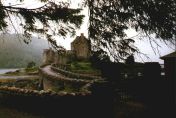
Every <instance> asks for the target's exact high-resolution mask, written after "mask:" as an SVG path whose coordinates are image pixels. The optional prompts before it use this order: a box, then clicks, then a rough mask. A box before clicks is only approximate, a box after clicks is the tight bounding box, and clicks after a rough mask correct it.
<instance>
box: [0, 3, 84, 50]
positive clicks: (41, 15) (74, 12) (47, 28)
mask: <svg viewBox="0 0 176 118" xmlns="http://www.w3.org/2000/svg"><path fill="white" fill-rule="evenodd" d="M23 1H25V0H18V2H23ZM36 1H39V2H41V3H43V4H44V5H43V6H39V7H38V8H32V9H30V8H25V7H22V5H19V4H15V5H8V6H7V5H4V3H5V1H3V0H0V16H1V17H0V31H5V30H6V28H7V27H8V26H10V25H12V26H13V28H14V29H15V31H16V32H18V30H17V29H16V27H15V24H14V21H13V18H14V17H15V18H18V20H19V21H20V24H18V26H20V27H21V28H22V29H23V30H24V32H23V33H24V36H25V37H27V38H28V39H30V37H31V34H32V33H37V34H41V35H44V36H45V37H46V38H47V39H48V41H49V42H50V43H51V44H52V46H53V47H54V48H56V49H57V48H61V47H60V46H57V44H56V41H55V40H54V38H53V36H66V35H67V34H68V33H70V34H71V35H74V34H75V29H76V28H79V27H80V25H81V23H82V19H83V17H84V16H83V15H80V11H81V9H72V8H69V3H67V2H57V0H55V1H54V0H36ZM8 21H9V22H8ZM37 24H39V25H37ZM24 41H25V42H26V43H29V41H30V40H26V39H25V40H24Z"/></svg>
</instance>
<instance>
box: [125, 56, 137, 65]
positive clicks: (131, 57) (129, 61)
mask: <svg viewBox="0 0 176 118" xmlns="http://www.w3.org/2000/svg"><path fill="white" fill-rule="evenodd" d="M125 63H126V64H129V65H132V64H134V63H135V61H134V56H133V55H130V56H128V57H127V59H126V60H125Z"/></svg>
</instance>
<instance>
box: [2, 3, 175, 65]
mask: <svg viewBox="0 0 176 118" xmlns="http://www.w3.org/2000/svg"><path fill="white" fill-rule="evenodd" d="M17 1H19V0H2V2H4V3H5V4H6V5H15V4H21V3H20V2H17ZM57 1H58V0H57ZM63 1H71V7H72V8H76V7H78V6H79V3H80V1H81V0H63ZM41 5H42V4H41V3H39V2H37V0H25V2H24V3H22V4H21V6H23V7H27V8H35V7H38V6H41ZM82 14H84V15H86V17H85V18H84V23H83V24H82V26H81V28H80V29H79V30H77V32H76V34H77V35H80V33H84V34H85V36H86V37H87V36H88V31H87V28H88V10H87V9H84V10H83V11H82ZM128 35H129V36H130V37H133V36H135V35H136V32H135V31H134V30H130V31H128ZM75 37H76V36H75ZM75 37H72V38H70V37H68V38H67V39H63V38H61V37H56V40H57V42H58V44H60V45H63V46H64V47H65V48H66V49H70V43H71V42H72V41H73V40H74V38H75ZM158 43H159V45H160V46H161V48H158V50H159V52H160V54H159V53H156V54H155V53H154V50H153V49H152V48H151V45H150V43H149V41H148V40H147V39H143V40H138V41H136V46H137V47H139V49H140V51H141V52H143V53H145V54H147V55H148V56H149V57H150V59H146V58H145V57H143V60H144V61H157V62H160V63H163V61H162V60H160V59H159V57H160V56H163V55H166V54H168V53H171V52H173V51H174V50H173V47H174V46H172V48H170V47H168V46H166V45H165V44H164V43H162V42H160V41H158ZM153 46H155V47H156V45H155V44H154V43H153ZM155 51H156V52H157V50H155ZM136 60H137V61H141V59H140V58H139V57H136Z"/></svg>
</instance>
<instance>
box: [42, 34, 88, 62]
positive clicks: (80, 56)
mask: <svg viewBox="0 0 176 118" xmlns="http://www.w3.org/2000/svg"><path fill="white" fill-rule="evenodd" d="M90 56H91V42H90V41H89V40H88V39H87V38H86V37H85V36H84V34H83V33H81V35H80V36H77V37H76V39H75V40H74V41H73V42H71V50H66V51H65V53H62V54H60V53H58V52H57V51H54V50H52V49H51V48H50V49H44V51H43V62H42V63H43V64H51V63H55V64H61V65H63V64H66V63H68V62H70V61H73V60H78V61H87V60H89V58H90Z"/></svg>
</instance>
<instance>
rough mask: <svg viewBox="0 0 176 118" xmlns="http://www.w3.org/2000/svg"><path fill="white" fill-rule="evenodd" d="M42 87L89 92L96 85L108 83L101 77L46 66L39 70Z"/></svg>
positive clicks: (45, 88) (54, 89)
mask: <svg viewBox="0 0 176 118" xmlns="http://www.w3.org/2000/svg"><path fill="white" fill-rule="evenodd" d="M39 72H40V77H41V79H40V87H41V88H42V89H43V90H53V91H56V92H57V91H64V90H65V91H67V90H68V89H69V91H71V92H83V91H86V92H88V91H89V89H91V87H92V86H93V85H94V84H95V85H98V84H103V83H107V82H105V81H104V79H103V78H101V77H99V76H93V75H88V74H78V73H73V72H70V71H66V70H63V69H61V68H58V67H54V65H52V64H51V65H45V66H42V67H40V68H39Z"/></svg>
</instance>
